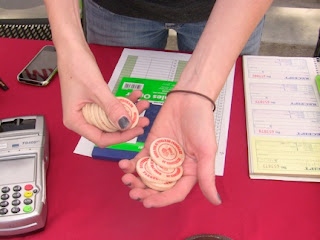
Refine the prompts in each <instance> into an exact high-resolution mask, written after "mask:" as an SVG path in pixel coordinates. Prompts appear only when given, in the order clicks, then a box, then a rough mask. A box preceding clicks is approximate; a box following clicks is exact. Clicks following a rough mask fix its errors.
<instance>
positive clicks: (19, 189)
mask: <svg viewBox="0 0 320 240" xmlns="http://www.w3.org/2000/svg"><path fill="white" fill-rule="evenodd" d="M21 189H22V187H21V186H19V185H16V186H14V187H13V191H15V192H19V191H21Z"/></svg>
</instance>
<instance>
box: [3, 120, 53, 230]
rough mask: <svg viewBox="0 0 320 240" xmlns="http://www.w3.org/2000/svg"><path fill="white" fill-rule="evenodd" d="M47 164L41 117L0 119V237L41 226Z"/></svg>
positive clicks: (44, 125) (46, 134)
mask: <svg viewBox="0 0 320 240" xmlns="http://www.w3.org/2000/svg"><path fill="white" fill-rule="evenodd" d="M48 164H49V136H48V133H47V131H46V124H45V119H44V117H43V116H22V117H15V118H7V119H0V236H9V235H16V234H22V233H27V232H31V231H34V230H37V229H40V228H43V227H44V225H45V223H46V217H47V202H46V170H47V168H48Z"/></svg>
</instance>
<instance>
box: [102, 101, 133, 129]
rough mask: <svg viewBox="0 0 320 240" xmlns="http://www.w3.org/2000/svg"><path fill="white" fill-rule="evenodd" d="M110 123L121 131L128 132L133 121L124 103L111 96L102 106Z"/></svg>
mask: <svg viewBox="0 0 320 240" xmlns="http://www.w3.org/2000/svg"><path fill="white" fill-rule="evenodd" d="M102 108H103V110H104V111H105V113H106V115H107V117H108V119H109V121H110V122H111V123H112V124H113V125H114V126H115V127H116V128H117V129H119V130H122V131H123V130H126V129H128V128H129V127H130V126H131V119H130V116H129V114H128V112H127V110H126V109H125V108H124V106H123V105H122V103H121V102H120V101H119V100H118V99H117V98H116V97H114V96H113V95H111V96H110V97H109V98H108V99H106V102H105V103H103V106H102Z"/></svg>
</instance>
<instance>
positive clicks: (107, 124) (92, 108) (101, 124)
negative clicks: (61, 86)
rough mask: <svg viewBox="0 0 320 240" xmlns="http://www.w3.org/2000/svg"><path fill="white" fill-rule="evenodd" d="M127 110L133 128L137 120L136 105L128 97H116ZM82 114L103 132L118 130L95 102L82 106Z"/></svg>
mask: <svg viewBox="0 0 320 240" xmlns="http://www.w3.org/2000/svg"><path fill="white" fill-rule="evenodd" d="M117 99H118V100H119V101H120V102H121V103H122V104H123V106H124V108H125V109H126V110H127V112H128V114H129V117H130V118H131V122H132V125H131V128H134V127H135V126H136V125H137V123H138V121H139V112H138V109H137V107H136V105H135V104H134V103H133V102H132V101H130V100H129V99H128V98H124V97H117ZM82 114H83V116H84V118H85V120H86V121H87V122H88V123H89V124H91V125H94V126H96V127H97V128H99V129H101V130H102V131H105V132H116V131H118V130H119V128H118V127H116V126H115V125H114V124H113V123H112V122H111V121H110V120H109V118H108V116H107V115H106V113H105V112H104V111H103V109H102V108H101V107H99V106H98V105H97V104H95V103H88V104H86V105H85V106H84V107H83V108H82Z"/></svg>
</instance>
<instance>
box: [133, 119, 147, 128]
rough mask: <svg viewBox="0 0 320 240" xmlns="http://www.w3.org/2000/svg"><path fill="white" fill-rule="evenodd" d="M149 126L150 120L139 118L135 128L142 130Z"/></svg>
mask: <svg viewBox="0 0 320 240" xmlns="http://www.w3.org/2000/svg"><path fill="white" fill-rule="evenodd" d="M149 124H150V120H149V119H148V118H147V117H141V118H139V122H138V124H137V126H136V127H142V128H144V127H146V126H148V125H149Z"/></svg>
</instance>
